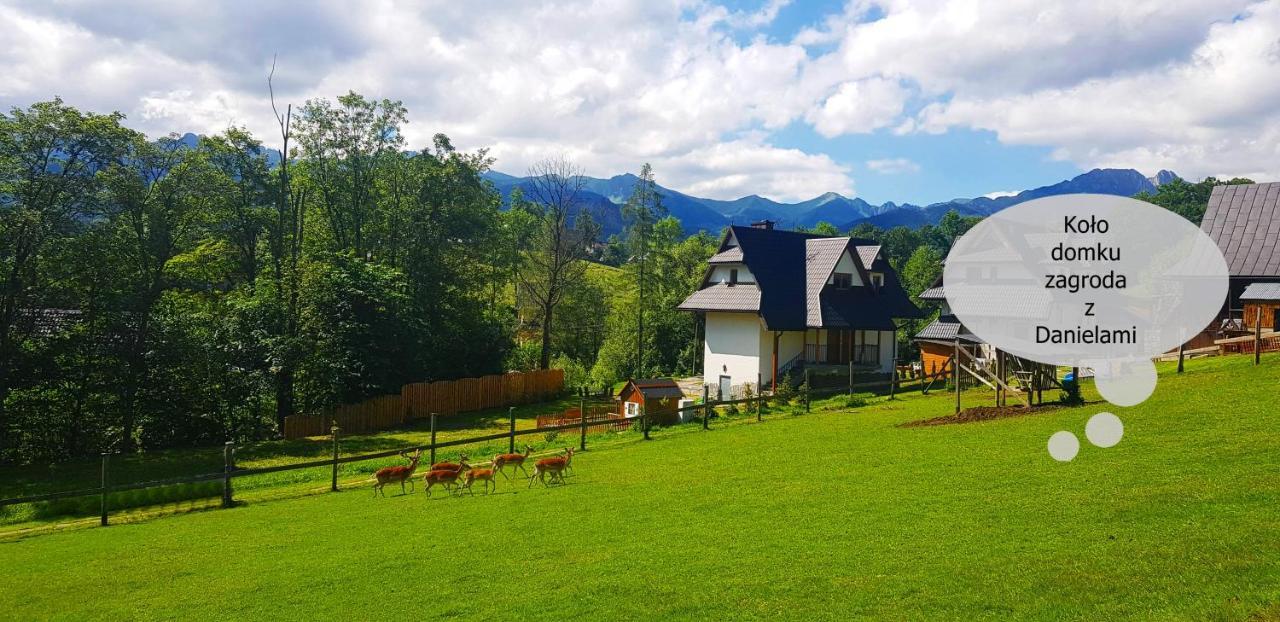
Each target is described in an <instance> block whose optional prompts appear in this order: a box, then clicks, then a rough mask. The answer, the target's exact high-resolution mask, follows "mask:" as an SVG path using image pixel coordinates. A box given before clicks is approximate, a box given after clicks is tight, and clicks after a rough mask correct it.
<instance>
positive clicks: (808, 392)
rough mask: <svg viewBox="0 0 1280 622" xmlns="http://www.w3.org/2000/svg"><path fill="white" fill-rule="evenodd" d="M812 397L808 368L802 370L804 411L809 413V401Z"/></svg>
mask: <svg viewBox="0 0 1280 622" xmlns="http://www.w3.org/2000/svg"><path fill="white" fill-rule="evenodd" d="M812 395H813V385H812V384H810V383H809V368H808V367H806V368H804V411H805V412H809V400H810V399H811V397H810V396H812Z"/></svg>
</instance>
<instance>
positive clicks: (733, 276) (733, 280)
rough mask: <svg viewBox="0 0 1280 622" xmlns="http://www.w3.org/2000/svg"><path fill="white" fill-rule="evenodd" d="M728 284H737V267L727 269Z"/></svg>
mask: <svg viewBox="0 0 1280 622" xmlns="http://www.w3.org/2000/svg"><path fill="white" fill-rule="evenodd" d="M729 284H730V285H737V284H738V269H737V268H730V269H729Z"/></svg>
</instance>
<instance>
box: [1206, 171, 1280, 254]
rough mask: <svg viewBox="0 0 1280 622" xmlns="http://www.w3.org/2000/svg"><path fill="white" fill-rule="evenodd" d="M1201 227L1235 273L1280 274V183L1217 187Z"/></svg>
mask: <svg viewBox="0 0 1280 622" xmlns="http://www.w3.org/2000/svg"><path fill="white" fill-rule="evenodd" d="M1200 228H1201V230H1203V231H1204V232H1205V233H1206V234H1207V235H1208V236H1209V237H1210V238H1212V239H1213V241H1214V242H1216V243H1217V244H1218V248H1219V249H1221V250H1222V256H1223V258H1225V259H1226V261H1227V268H1228V269H1229V270H1230V273H1231V276H1280V249H1278V248H1277V243H1276V239H1277V238H1280V183H1277V182H1272V183H1265V184H1237V185H1229V186H1216V187H1214V189H1213V192H1212V194H1210V196H1209V204H1208V206H1207V208H1206V209H1205V215H1204V219H1203V220H1202V221H1201V225H1200Z"/></svg>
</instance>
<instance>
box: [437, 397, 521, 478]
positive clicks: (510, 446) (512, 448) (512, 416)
mask: <svg viewBox="0 0 1280 622" xmlns="http://www.w3.org/2000/svg"><path fill="white" fill-rule="evenodd" d="M507 419H509V420H510V427H509V428H508V432H509V434H510V438H509V439H508V440H509V441H510V442H509V443H507V453H509V454H513V453H516V407H515V406H512V407H510V408H508V409H507ZM435 442H436V440H435V439H434V438H433V439H431V443H432V444H433V445H434V444H435ZM431 463H432V464H435V460H432V461H431Z"/></svg>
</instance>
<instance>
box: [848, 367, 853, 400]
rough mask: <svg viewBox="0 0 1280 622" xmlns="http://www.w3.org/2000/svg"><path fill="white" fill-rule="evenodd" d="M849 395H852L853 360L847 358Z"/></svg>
mask: <svg viewBox="0 0 1280 622" xmlns="http://www.w3.org/2000/svg"><path fill="white" fill-rule="evenodd" d="M849 395H853V360H852V359H850V360H849Z"/></svg>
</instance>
